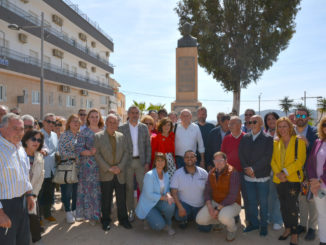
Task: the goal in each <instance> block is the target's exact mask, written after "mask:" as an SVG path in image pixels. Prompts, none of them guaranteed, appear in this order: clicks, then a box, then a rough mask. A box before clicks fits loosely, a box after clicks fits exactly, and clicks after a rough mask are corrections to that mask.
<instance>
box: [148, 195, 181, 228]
mask: <svg viewBox="0 0 326 245" xmlns="http://www.w3.org/2000/svg"><path fill="white" fill-rule="evenodd" d="M174 209H175V204H174V203H172V204H171V205H169V203H168V202H167V201H162V200H160V201H158V203H157V204H156V205H155V206H154V207H153V208H152V209H151V211H149V213H148V214H147V216H146V218H145V219H146V221H147V223H148V225H149V226H150V227H151V228H152V229H153V230H157V231H159V230H162V229H163V228H164V227H165V226H166V225H171V223H172V217H173V214H174Z"/></svg>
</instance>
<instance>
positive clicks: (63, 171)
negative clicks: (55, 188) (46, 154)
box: [52, 159, 78, 185]
mask: <svg viewBox="0 0 326 245" xmlns="http://www.w3.org/2000/svg"><path fill="white" fill-rule="evenodd" d="M67 161H69V162H72V164H62V163H63V162H67ZM52 182H54V183H57V184H61V185H63V184H74V183H77V182H78V177H77V168H76V160H75V159H74V160H72V159H69V160H63V161H61V164H59V165H58V166H57V170H56V172H55V175H54V177H53V179H52Z"/></svg>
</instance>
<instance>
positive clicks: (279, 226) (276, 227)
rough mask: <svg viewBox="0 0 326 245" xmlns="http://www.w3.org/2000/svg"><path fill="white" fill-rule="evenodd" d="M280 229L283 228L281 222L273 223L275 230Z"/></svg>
mask: <svg viewBox="0 0 326 245" xmlns="http://www.w3.org/2000/svg"><path fill="white" fill-rule="evenodd" d="M280 229H282V226H281V225H280V224H277V223H275V224H274V225H273V230H275V231H278V230H280Z"/></svg>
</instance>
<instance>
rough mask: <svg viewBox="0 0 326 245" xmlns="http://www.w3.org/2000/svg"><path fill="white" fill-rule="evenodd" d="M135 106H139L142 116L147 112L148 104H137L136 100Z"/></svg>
mask: <svg viewBox="0 0 326 245" xmlns="http://www.w3.org/2000/svg"><path fill="white" fill-rule="evenodd" d="M132 102H133V106H137V107H138V109H139V111H140V116H142V115H143V113H144V112H145V111H146V102H137V101H135V100H133V101H132Z"/></svg>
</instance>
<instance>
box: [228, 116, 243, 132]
mask: <svg viewBox="0 0 326 245" xmlns="http://www.w3.org/2000/svg"><path fill="white" fill-rule="evenodd" d="M241 123H242V122H241V119H240V117H238V116H232V117H231V118H230V121H229V129H230V132H231V133H232V135H234V136H238V135H239V134H240V132H241Z"/></svg>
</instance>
